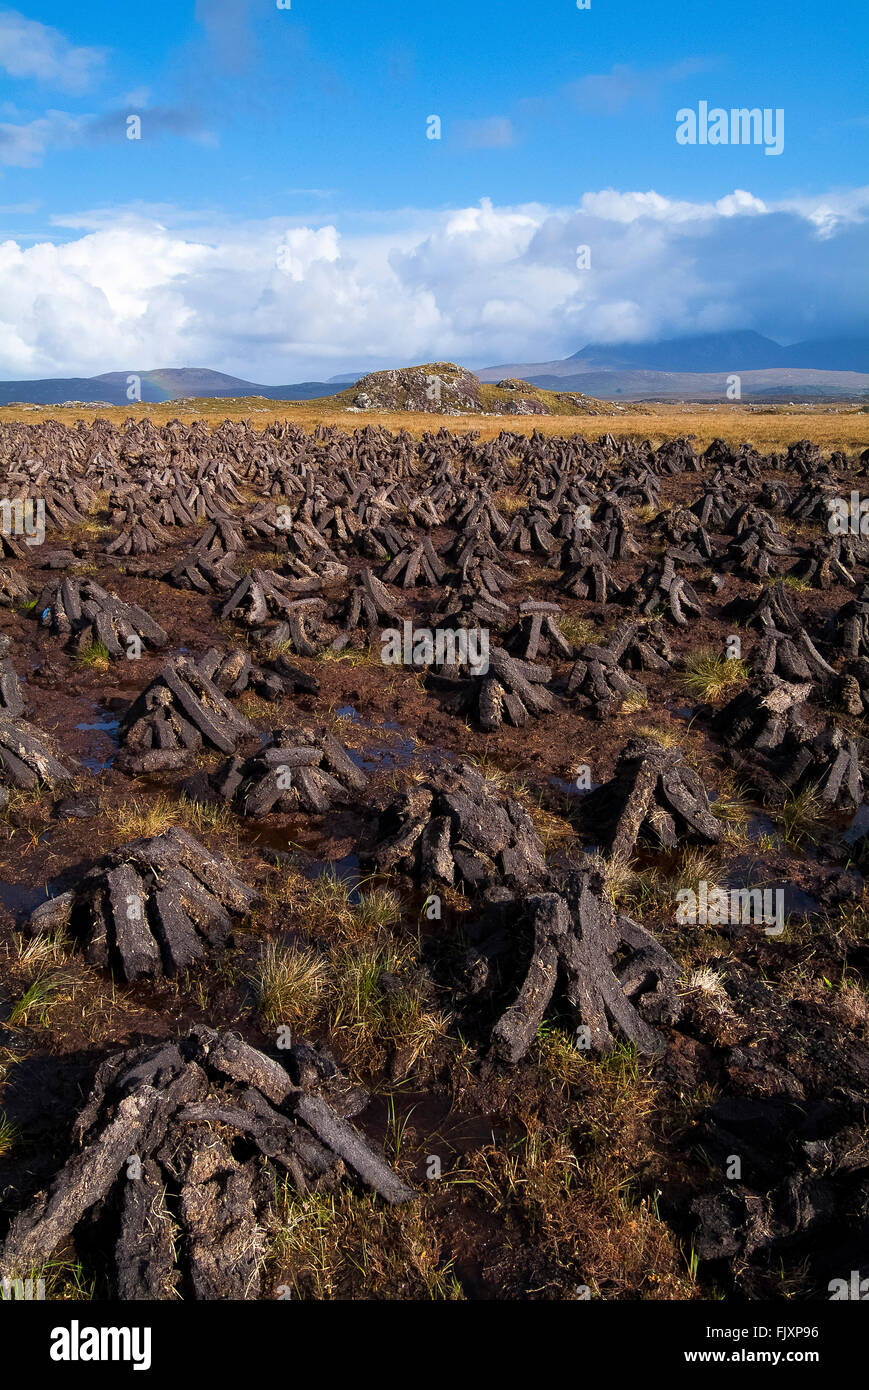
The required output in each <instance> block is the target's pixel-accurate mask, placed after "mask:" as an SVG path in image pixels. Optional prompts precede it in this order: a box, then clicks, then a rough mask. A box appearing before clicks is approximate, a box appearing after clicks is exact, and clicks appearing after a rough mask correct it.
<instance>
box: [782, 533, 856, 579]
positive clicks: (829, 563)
mask: <svg viewBox="0 0 869 1390" xmlns="http://www.w3.org/2000/svg"><path fill="white" fill-rule="evenodd" d="M867 561H869V543H867V541H866V538H865V537H864V536H825V537H824V539H823V540H820V541H813V542H812V544H811V545H810V546H809V553H808V555H806V556H805V557H804V558H803V559H802V560H800V561H798V563H797V564H795V565H794V567H793V569H792V570H791V571H790V577H791V578H793V579H799V580H800V581H801V582H802V583H803V584H810V585H811V587H812V588H813V589H832V588H833V586H834V585H835V584H847V585H848V586H849V587H851V588H853V587H854V586H855V585H856V583H857V580H856V578H855V576H854V574H853V572H852V571H854V570H855V569H856V568H858V567H861V568H862V566H864V565H865V564H866V563H867Z"/></svg>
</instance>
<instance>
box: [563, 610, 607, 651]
mask: <svg viewBox="0 0 869 1390" xmlns="http://www.w3.org/2000/svg"><path fill="white" fill-rule="evenodd" d="M557 622H558V626H559V627H560V628H561V631H562V632H563V633H564V635H565V637H566V638H567V640H568V642H572V643H573V645H574V646H575V647H584V646H585V645H586V643H589V642H597V641H599V640H600V628H599V627H597V626H596V625H595V624H594V623H593V622H591V620H590V619H589V618H574V617H572V616H571V615H570V614H569V613H562V614H561V616H560V617H559V618H558V619H557Z"/></svg>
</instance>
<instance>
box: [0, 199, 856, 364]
mask: <svg viewBox="0 0 869 1390" xmlns="http://www.w3.org/2000/svg"><path fill="white" fill-rule="evenodd" d="M61 225H63V227H64V229H65V234H66V236H67V237H69V238H71V239H68V240H65V241H62V242H60V243H59V244H52V243H49V242H41V243H39V244H37V245H34V246H29V247H23V246H21V245H19V244H18V243H17V242H16V241H14V240H9V241H7V242H5V243H4V244H2V245H0V375H3V376H5V377H15V378H17V377H36V376H61V375H88V374H95V373H98V372H101V371H107V370H110V369H127V370H133V369H136V368H142V369H146V368H149V367H157V366H185V365H210V366H213V367H215V368H219V369H221V370H225V371H229V372H233V373H235V374H238V375H241V376H246V377H248V378H249V379H251V380H257V381H262V382H267V383H273V384H279V383H288V382H292V381H299V380H307V379H317V380H323V379H326V378H327V377H329V376H333V375H335V374H336V373H338V372H340V371H346V370H349V369H351V368H353V369H357V368H358V369H366V368H373V367H379V366H385V365H388V364H393V365H395V364H400V363H410V362H423V361H431V360H438V359H441V360H442V359H452V360H458V361H462V362H465V363H467V364H468V365H471V366H474V365H477V366H484V365H488V364H490V363H493V362H509V361H513V362H515V361H523V360H524V361H545V360H549V359H552V358H555V357H561V356H564V355H566V354H568V353H570V352H574V351H576V350H577V349H578V348H579V347H581V346H583V345H584V344H585V343H586V342H589V341H594V340H596V341H601V340H603V341H607V340H609V341H615V340H623V339H635V340H636V339H639V338H645V337H668V336H676V335H678V334H680V333H697V332H705V331H710V332H711V331H717V330H722V331H723V330H727V329H735V328H756V329H758V330H760V331H762V332H766V333H769V334H770V335H771V336H772V337H775V338H778V339H779V340H780V341H785V342H786V341H794V340H796V339H798V338H801V337H808V336H816V335H817V336H821V335H826V334H828V333H830V334H834V333H838V332H842V333H848V332H850V333H861V332H862V331H863V330H862V324H863V323H865V320H866V316H867V311H869V283H867V281H866V277H865V275H864V274H863V273H862V272H863V267H864V266H865V263H866V254H867V242H869V188H867V189H862V190H852V191H850V192H846V193H837V194H830V195H825V196H819V197H817V198H816V199H814V200H813V199H809V198H803V199H800V200H797V201H791V202H776V203H773V202H770V201H761V200H760V199H758V198H756V197H755V196H754V195H752V194H751V193H750V192H748V191H745V190H738V189H737V190H734V191H733V192H731V193H728V194H726V195H724V196H722V197H721V198H719V199H718V200H717V201H713V202H698V203H689V202H685V201H684V200H670V199H667V198H665V197H663V196H662V195H659V194H657V193H655V192H632V191H618V190H614V189H605V190H599V191H595V192H588V193H586V194H585V195H584V196H583V197H582V198H581V199H580V201H579V203H578V204H577V205H576V206H574V207H571V208H551V207H544V206H541V205H538V204H530V205H525V206H519V207H499V206H497V205H495V204H494V203H493V202H491V201H490V200H488V199H483V200H482V201H481V202H480V203H479V204H476V205H474V206H471V207H466V208H456V209H452V210H449V211H426V210H424V209H423V210H421V209H415V210H405V211H402V212H400V213H399V212H396V213H394V214H391V215H390V216H387V215H383V214H381V215H379V216H378V217H377V218H376V219H371V220H370V221H369V222H367V223H366V222H365V221H362V222H360V221H359V220H358V219H357V220H356V222H355V223H354V230H353V231H350V232H348V231H343V230H342V227H341V219H340V218H338V217H334V216H333V217H330V218H329V219H328V220H327V219H322V221H312V222H308V223H307V224H304V225H292V224H289V223H287V222H286V221H284V222H278V221H276V220H270V221H267V222H258V223H252V222H245V223H238V224H226V223H220V224H215V225H206V224H204V223H203V222H202V219H201V216H200V217H199V218H198V219H197V218H187V219H185V218H184V216H183V214H182V213H180V212H179V211H177V210H171V209H165V210H153V209H152V210H147V209H140V210H138V211H136V212H132V211H131V212H128V213H127V214H126V215H122V214H120V213H118V212H115V211H112V210H110V209H109V210H106V209H103V210H100V211H99V212H98V213H95V214H92V215H91V216H90V218H87V217H85V216H83V215H79V216H78V217H75V218H69V217H68V218H65V219H64V220H63V222H62V223H61V221H60V219H58V220H57V222H56V226H61ZM360 226H361V228H362V230H359V228H360ZM580 246H588V247H590V248H591V267H590V269H582V268H579V266H578V264H577V261H578V257H577V249H578V247H580Z"/></svg>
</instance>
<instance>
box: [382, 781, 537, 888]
mask: <svg viewBox="0 0 869 1390" xmlns="http://www.w3.org/2000/svg"><path fill="white" fill-rule="evenodd" d="M370 857H371V859H372V860H373V863H374V864H375V866H376V867H377V868H378V869H379V870H382V871H384V872H389V871H390V870H392V869H397V870H399V871H400V872H402V873H408V874H410V875H411V876H412V877H414V878H415V879H418V880H419V881H421V882H422V883H424V884H425V883H428V882H431V881H439V882H442V883H449V884H459V883H464V884H465V885H466V886H467V887H469V888H479V889H483V888H485V887H487V886H490V885H493V884H496V883H498V881H499V880H501V879H502V878H503V879H505V880H506V881H507V882H508V883H515V884H516V885H519V886H523V885H528V884H531V883H533V882H534V881H535V880H537V879H539V878H540V876H541V875H542V874H543V873H544V871H545V868H546V863H545V860H544V856H543V845H542V844H541V842H540V838H539V836H538V835H537V832H536V831H535V829H534V826H533V823H532V821H531V819H530V817H529V816H528V814H527V813H526V812H525V811H524V810H523V809H522V807H521V806H520V805H519V803H518V801H514V800H513V799H512V798H510V797H506V796H503V795H502V794H501V793H500V792H499V790H498V788H497V787H496V786H495V784H494V783H493V782H489V781H487V780H486V778H484V777H482V776H481V775H480V773H479V772H478V771H477V770H476V768H474V767H472V766H471V765H470V764H469V763H460V764H459V766H458V767H453V768H449V769H446V770H444V771H443V772H437V773H434V774H432V775H431V776H429V777H428V778H427V779H426V780H425V781H424V782H419V783H416V784H414V785H413V786H412V787H410V788H409V789H408V790H407V791H406V792H404V793H402V794H401V795H400V796H399V797H398V798H397V799H396V800H395V801H393V802H392V803H391V804H390V805H389V806H388V807H387V808H386V810H385V811H384V813H383V815H382V816H381V817H380V820H379V824H378V827H377V841H376V843H375V846H374V849H373V852H372V854H371V856H370Z"/></svg>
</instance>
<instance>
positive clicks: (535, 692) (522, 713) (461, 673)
mask: <svg viewBox="0 0 869 1390" xmlns="http://www.w3.org/2000/svg"><path fill="white" fill-rule="evenodd" d="M551 679H552V670H551V668H550V667H549V666H541V665H537V664H535V663H533V662H530V661H519V660H518V659H517V658H516V657H513V656H510V655H509V653H508V652H506V651H504V649H503V648H502V647H495V648H493V650H492V651H491V652H490V653H489V665H488V671H487V672H486V674H485V675H479V674H475V673H474V671H473V670H472V669H471V668H470V667H462V666H459V665H453V666H441V667H437V668H433V670H432V671H431V672H430V673H429V675H428V677H427V679H426V684H427V686H428V687H429V688H430V689H432V690H434V691H436V692H437V693H438V694H440V695H441V709H443V710H445V711H446V712H448V713H450V714H464V715H469V716H470V717H471V718H472V719H474V720H475V722H476V723H477V724H478V725H479V728H480V729H481V730H482V732H483V733H484V734H491V733H494V732H495V731H496V730H497V729H500V728H501V726H502V725H503V723H504V722H505V721H506V722H507V723H508V724H511V725H512V726H513V728H515V729H521V728H524V726H525V724H527V722H528V719H529V718H540V716H541V715H543V714H551V713H552V711H553V710H554V709H555V708H556V700H555V697H554V696H553V695H552V693H551V692H550V691H549V690H547V688H546V687H547V685H548V683H549V681H550V680H551Z"/></svg>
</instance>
